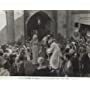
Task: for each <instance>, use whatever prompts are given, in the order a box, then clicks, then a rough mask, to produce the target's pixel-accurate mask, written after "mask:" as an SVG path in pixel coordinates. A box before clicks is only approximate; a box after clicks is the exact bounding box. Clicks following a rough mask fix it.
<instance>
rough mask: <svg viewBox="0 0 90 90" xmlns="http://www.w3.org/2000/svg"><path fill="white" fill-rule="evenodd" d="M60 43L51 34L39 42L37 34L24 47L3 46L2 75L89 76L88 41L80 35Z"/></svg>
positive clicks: (1, 56) (0, 53) (0, 60)
mask: <svg viewBox="0 0 90 90" xmlns="http://www.w3.org/2000/svg"><path fill="white" fill-rule="evenodd" d="M74 34H75V36H76V37H77V38H75V37H74V36H73V37H72V38H70V39H69V40H66V43H65V44H61V43H60V42H58V40H57V39H56V38H55V37H54V36H53V35H52V34H48V35H46V36H44V37H43V38H42V40H41V41H39V40H38V35H37V34H36V33H35V34H34V35H33V37H32V39H31V40H29V41H27V42H26V43H25V44H22V43H21V44H20V45H18V44H16V43H15V44H14V45H11V44H4V45H1V46H0V76H59V77H81V76H82V77H84V76H90V50H89V48H90V47H89V39H87V41H85V39H84V38H81V37H78V35H79V33H77V32H75V33H74Z"/></svg>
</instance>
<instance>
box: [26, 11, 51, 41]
mask: <svg viewBox="0 0 90 90" xmlns="http://www.w3.org/2000/svg"><path fill="white" fill-rule="evenodd" d="M51 22H52V19H51V18H50V16H49V15H48V14H47V13H45V12H43V11H38V12H36V13H34V14H33V15H32V16H30V17H28V19H27V21H26V28H27V36H28V37H30V38H32V35H33V32H34V30H37V31H38V36H39V40H41V39H42V37H43V36H45V35H46V34H48V33H50V23H51Z"/></svg>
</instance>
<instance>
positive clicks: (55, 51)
mask: <svg viewBox="0 0 90 90" xmlns="http://www.w3.org/2000/svg"><path fill="white" fill-rule="evenodd" d="M47 53H52V55H51V57H50V61H49V64H50V67H51V68H53V69H58V68H59V67H60V66H61V64H62V60H61V59H60V57H61V56H62V53H61V50H60V48H59V45H58V44H57V43H55V42H53V43H52V44H51V46H50V48H49V49H48V50H47Z"/></svg>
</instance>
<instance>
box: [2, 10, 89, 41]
mask: <svg viewBox="0 0 90 90" xmlns="http://www.w3.org/2000/svg"><path fill="white" fill-rule="evenodd" d="M40 11H42V12H44V13H45V14H47V15H48V16H49V17H50V19H51V20H52V22H51V23H50V32H52V33H54V35H57V34H58V33H60V34H61V35H62V36H64V37H65V38H68V37H70V36H71V35H72V33H73V30H74V24H75V22H79V23H82V24H87V25H90V11H70V10H57V11H53V10H23V11H21V10H17V11H12V10H10V11H8V10H7V11H5V13H6V21H7V25H6V26H5V30H2V31H0V35H1V36H2V38H1V37H0V41H3V42H4V40H5V42H12V41H17V40H18V39H19V38H20V37H21V36H24V38H25V39H26V38H27V33H28V32H27V28H28V27H27V23H28V20H29V19H30V18H31V17H32V16H33V15H35V14H36V13H37V12H38V13H39V12H40ZM1 32H2V33H1ZM2 34H3V35H2ZM5 35H6V36H5ZM5 37H6V38H5ZM3 38H5V39H3Z"/></svg>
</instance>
